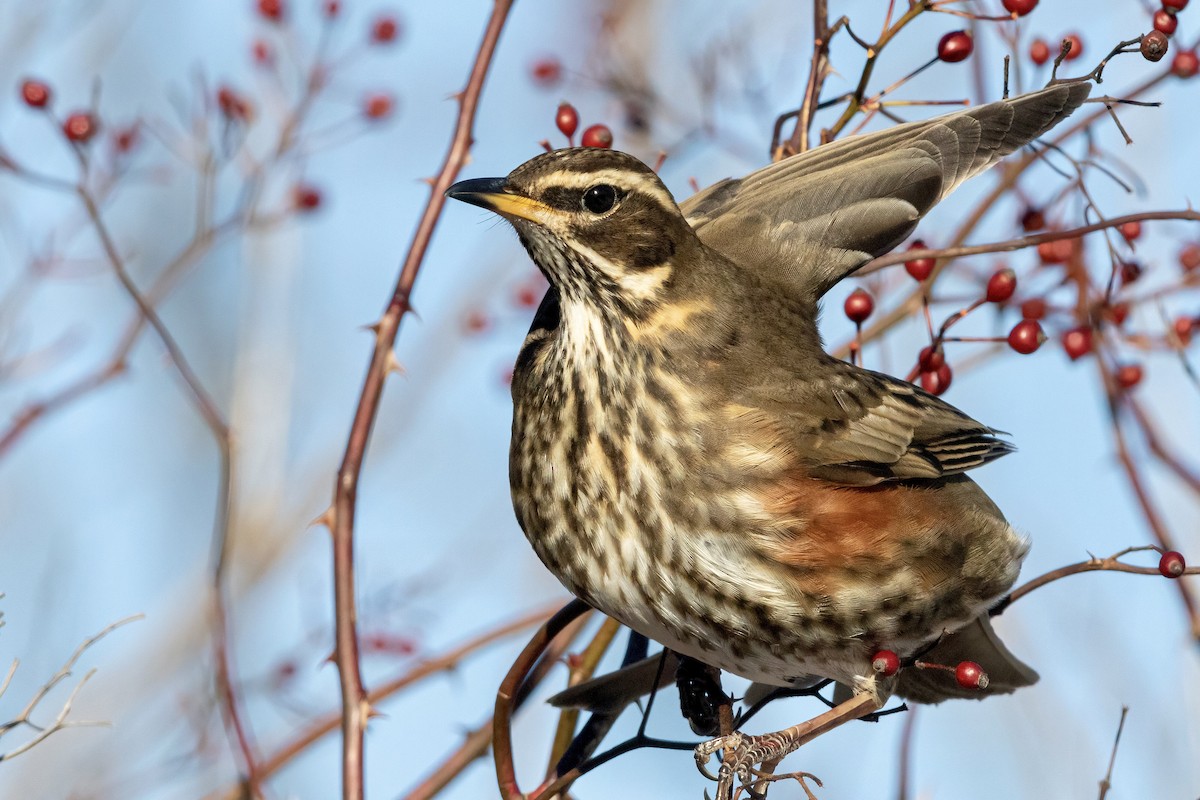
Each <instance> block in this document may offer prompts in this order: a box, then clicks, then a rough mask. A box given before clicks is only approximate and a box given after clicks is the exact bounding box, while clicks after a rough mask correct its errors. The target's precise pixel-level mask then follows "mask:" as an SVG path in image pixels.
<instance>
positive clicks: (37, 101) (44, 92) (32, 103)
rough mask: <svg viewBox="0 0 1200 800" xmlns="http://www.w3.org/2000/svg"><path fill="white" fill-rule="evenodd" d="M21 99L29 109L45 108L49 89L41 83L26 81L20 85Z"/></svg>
mask: <svg viewBox="0 0 1200 800" xmlns="http://www.w3.org/2000/svg"><path fill="white" fill-rule="evenodd" d="M21 99H22V100H24V101H25V105H27V106H29V107H30V108H45V107H46V105H48V104H49V102H50V87H49V86H47V85H46V84H44V83H42V82H41V81H35V80H27V81H25V82H24V83H22V84H21Z"/></svg>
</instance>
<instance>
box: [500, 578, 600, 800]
mask: <svg viewBox="0 0 1200 800" xmlns="http://www.w3.org/2000/svg"><path fill="white" fill-rule="evenodd" d="M590 610H591V609H590V608H589V607H588V605H587V603H585V602H583V601H582V600H579V599H575V600H572V601H571V602H569V603H567V604H566V605H565V606H563V607H562V608H561V609H560V610H559V611H558V612H557V613H556V614H555V615H554V616H553V617H551V618H550V619H549V620H548V621H547V622H546V624H545V625H543V626H542V627H541V628H539V629H538V632H537V633H535V634H534V636H533V638H532V639H531V640H530V641H529V644H527V645H525V649H524V650H522V651H521V654H520V655H518V656H517V659H516V661H514V662H513V665H512V666H511V667H509V670H508V674H507V675H505V676H504V680H503V681H502V682H501V684H500V690H499V691H498V692H496V713H495V716H493V717H492V724H493V727H492V753H493V755H494V757H495V760H496V781H497V783H498V784H499V786H500V796H501V797H503V798H504V799H505V800H513V799H514V798H523V797H524V795H523V794H522V793H521V789H520V787H519V786H518V785H517V773H516V768H515V766H514V765H513V747H512V715H513V707H514V698H515V697H516V696H517V692H518V690H519V689H520V687H521V685H522V684H523V683H524V682H525V679H526V676H527V675H529V673H530V671H531V670H532V669H533V667H534V665H535V664H536V663H537V662H538V659H540V658H541V656H542V653H544V652H545V651H546V649H547V648H548V647H549V646H550V645H551V643H552V642H553V641H554V638H555V637H556V636H558V635H559V634H560V633H562V632H563V630H565V629H566V627H567V626H568V625H570V624H571V623H573V622H575V620H577V619H578V618H579V617H581V616H583V615H584V614H586V613H587V612H588V611H590Z"/></svg>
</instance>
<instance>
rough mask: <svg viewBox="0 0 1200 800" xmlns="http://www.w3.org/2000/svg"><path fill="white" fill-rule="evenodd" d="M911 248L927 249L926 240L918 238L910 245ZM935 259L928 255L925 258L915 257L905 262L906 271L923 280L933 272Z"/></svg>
mask: <svg viewBox="0 0 1200 800" xmlns="http://www.w3.org/2000/svg"><path fill="white" fill-rule="evenodd" d="M908 249H909V250H926V249H928V248H926V246H925V242H923V241H921V240H920V239H916V240H914V241H913V243H912V244H910V245H909V246H908ZM933 265H934V260H933V259H932V258H930V257H928V256H926V257H925V258H914V259H912V260H911V261H905V262H904V271H905V272H907V273H908V274H909V275H911V276H912V277H913V279H914V280H918V281H923V280H925V279H926V278H928V277H929V275H930V274H931V273H932V272H933Z"/></svg>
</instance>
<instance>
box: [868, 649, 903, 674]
mask: <svg viewBox="0 0 1200 800" xmlns="http://www.w3.org/2000/svg"><path fill="white" fill-rule="evenodd" d="M871 669H873V670H875V671H876V672H878V673H879V674H880V675H882V676H883V677H885V678H889V677H891V676H892V675H895V674H896V673H897V672H899V671H900V656H898V655H896V654H895V653H893V652H892V651H891V650H880V651H879V652H878V653H876V654H875V655H873V656H871Z"/></svg>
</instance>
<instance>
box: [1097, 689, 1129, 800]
mask: <svg viewBox="0 0 1200 800" xmlns="http://www.w3.org/2000/svg"><path fill="white" fill-rule="evenodd" d="M1128 714H1129V706H1121V721H1120V722H1118V723H1117V735H1116V736H1115V737H1114V738H1113V746H1112V755H1110V756H1109V757H1108V772H1106V773H1104V780H1102V781H1100V797H1099V800H1104V798H1105V797H1108V790H1109V789H1111V788H1112V773H1113V766H1114V765H1115V764H1116V763H1117V748H1118V747H1119V746H1120V745H1121V731H1123V730H1125V717H1126V715H1128Z"/></svg>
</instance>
